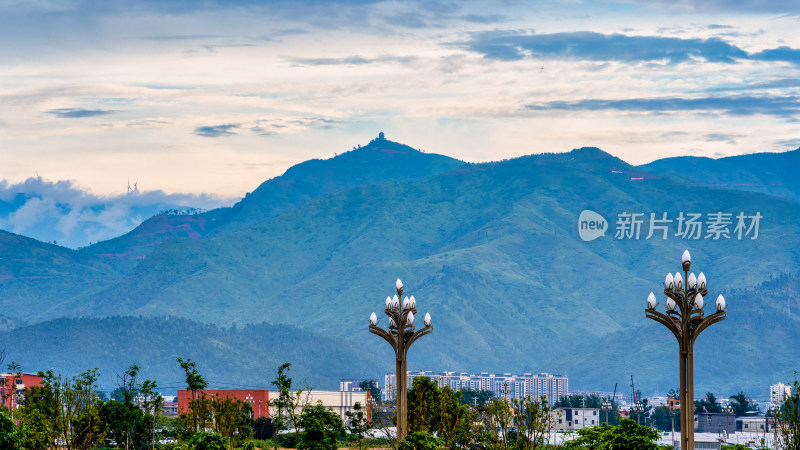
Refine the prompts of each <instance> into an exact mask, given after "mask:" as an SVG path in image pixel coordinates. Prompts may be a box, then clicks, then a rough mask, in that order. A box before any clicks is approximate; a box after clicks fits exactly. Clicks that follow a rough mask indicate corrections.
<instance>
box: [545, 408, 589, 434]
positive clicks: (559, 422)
mask: <svg viewBox="0 0 800 450" xmlns="http://www.w3.org/2000/svg"><path fill="white" fill-rule="evenodd" d="M550 416H551V418H552V422H551V423H552V424H553V425H552V429H553V430H557V431H559V430H560V431H574V430H580V429H581V428H586V427H594V426H597V425H600V410H599V409H598V408H556V409H554V410H553V411H551V412H550Z"/></svg>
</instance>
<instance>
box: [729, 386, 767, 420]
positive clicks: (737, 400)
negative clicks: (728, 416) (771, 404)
mask: <svg viewBox="0 0 800 450" xmlns="http://www.w3.org/2000/svg"><path fill="white" fill-rule="evenodd" d="M731 408H733V414H734V415H735V416H736V417H741V416H751V415H755V414H758V411H759V409H760V407H759V406H758V402H756V401H754V400H753V399H751V398H750V397H748V396H747V394H745V393H744V392H743V391H739V393H738V394H735V395H731Z"/></svg>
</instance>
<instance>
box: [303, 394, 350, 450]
mask: <svg viewBox="0 0 800 450" xmlns="http://www.w3.org/2000/svg"><path fill="white" fill-rule="evenodd" d="M298 422H299V424H300V426H301V427H302V428H303V433H302V437H301V439H300V442H299V443H298V444H297V448H298V449H299V450H304V449H308V450H336V448H337V438H338V437H339V436H342V435H344V433H345V429H344V422H342V418H341V417H339V415H338V414H336V413H335V412H333V411H331V410H329V409H328V408H326V407H325V406H323V404H322V402H318V403H317V404H316V405H314V406H310V407H307V408H305V410H304V411H303V413H302V414H301V415H300V418H299V420H298Z"/></svg>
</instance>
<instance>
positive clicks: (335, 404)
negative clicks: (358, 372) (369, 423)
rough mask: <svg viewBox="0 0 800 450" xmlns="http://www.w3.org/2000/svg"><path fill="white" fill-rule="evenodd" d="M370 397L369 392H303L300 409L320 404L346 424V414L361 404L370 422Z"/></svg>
mask: <svg viewBox="0 0 800 450" xmlns="http://www.w3.org/2000/svg"><path fill="white" fill-rule="evenodd" d="M370 400H371V395H370V392H369V391H359V392H352V391H315V390H310V391H305V392H303V393H302V394H301V398H300V404H301V407H302V406H305V405H316V404H317V403H322V405H323V406H325V407H326V408H328V409H330V410H331V411H333V412H335V413H336V414H338V415H339V417H341V418H342V420H344V421H345V423H347V416H345V413H346V412H352V411H353V407H354V406H355V404H356V403H360V404H361V408H362V411H364V412H365V413H366V415H367V420H372V416H371V413H370V408H369V407H368V406H369V402H370Z"/></svg>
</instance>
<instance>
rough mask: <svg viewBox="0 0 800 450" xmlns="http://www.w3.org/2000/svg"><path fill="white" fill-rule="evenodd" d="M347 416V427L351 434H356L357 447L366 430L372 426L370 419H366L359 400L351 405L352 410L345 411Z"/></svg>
mask: <svg viewBox="0 0 800 450" xmlns="http://www.w3.org/2000/svg"><path fill="white" fill-rule="evenodd" d="M344 415H345V417H347V429H348V431H350V433H351V434H354V435H355V436H358V448H359V449H360V448H361V444H362V442H363V441H364V438H365V437H366V434H367V431H369V429H370V428H372V421H370V420H368V419H367V414H366V410H365V408H364V407H363V406H361V402H356V403H355V404H354V405H353V410H352V411H345V413H344Z"/></svg>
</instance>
